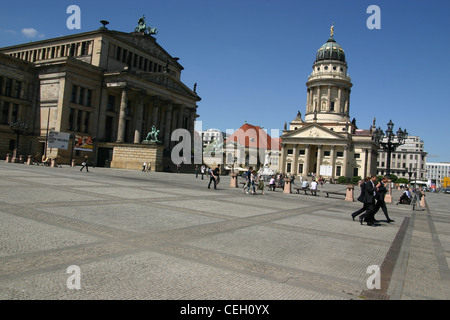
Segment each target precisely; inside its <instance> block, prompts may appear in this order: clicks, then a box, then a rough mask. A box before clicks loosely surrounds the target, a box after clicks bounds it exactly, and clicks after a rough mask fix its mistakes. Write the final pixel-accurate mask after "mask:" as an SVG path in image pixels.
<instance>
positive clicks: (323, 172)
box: [319, 165, 333, 177]
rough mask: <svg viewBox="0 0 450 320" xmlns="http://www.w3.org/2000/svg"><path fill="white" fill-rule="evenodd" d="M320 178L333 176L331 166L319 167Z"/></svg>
mask: <svg viewBox="0 0 450 320" xmlns="http://www.w3.org/2000/svg"><path fill="white" fill-rule="evenodd" d="M319 174H320V175H321V176H329V177H331V175H332V174H333V167H332V166H323V165H321V166H320V173H319Z"/></svg>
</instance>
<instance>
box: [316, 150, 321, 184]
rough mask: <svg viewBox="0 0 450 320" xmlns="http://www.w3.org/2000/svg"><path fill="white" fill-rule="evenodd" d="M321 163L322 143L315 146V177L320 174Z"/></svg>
mask: <svg viewBox="0 0 450 320" xmlns="http://www.w3.org/2000/svg"><path fill="white" fill-rule="evenodd" d="M321 163H322V145H318V146H317V166H316V178H317V177H318V176H319V175H320V164H321Z"/></svg>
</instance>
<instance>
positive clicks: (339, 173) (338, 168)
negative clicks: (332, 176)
mask: <svg viewBox="0 0 450 320" xmlns="http://www.w3.org/2000/svg"><path fill="white" fill-rule="evenodd" d="M341 170H342V167H341V166H336V176H337V177H340V176H341Z"/></svg>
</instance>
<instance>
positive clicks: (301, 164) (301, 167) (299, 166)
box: [298, 163, 303, 173]
mask: <svg viewBox="0 0 450 320" xmlns="http://www.w3.org/2000/svg"><path fill="white" fill-rule="evenodd" d="M298 173H303V163H300V164H299V165H298Z"/></svg>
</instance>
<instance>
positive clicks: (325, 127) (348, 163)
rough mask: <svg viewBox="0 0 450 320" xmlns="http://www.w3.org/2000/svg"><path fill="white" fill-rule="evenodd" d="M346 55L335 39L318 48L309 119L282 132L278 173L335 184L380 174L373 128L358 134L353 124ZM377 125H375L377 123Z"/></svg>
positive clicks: (299, 118) (309, 87) (308, 104)
mask: <svg viewBox="0 0 450 320" xmlns="http://www.w3.org/2000/svg"><path fill="white" fill-rule="evenodd" d="M347 68H348V66H347V61H346V59H345V53H344V50H343V49H342V48H341V46H339V45H338V44H337V43H336V41H335V40H334V38H333V31H332V33H331V36H330V38H329V39H328V41H327V42H326V43H325V44H324V45H323V46H321V47H320V48H319V50H318V51H317V54H316V61H315V63H314V65H313V71H312V74H311V75H310V76H309V79H308V82H307V83H306V86H307V101H306V114H305V119H304V120H303V119H302V116H301V113H300V112H298V114H297V117H296V118H295V119H294V120H293V121H292V122H290V124H289V127H288V125H287V124H286V125H285V130H284V131H283V135H282V136H281V139H282V152H281V161H280V171H282V172H286V173H289V174H295V175H301V176H303V177H306V176H308V175H315V176H317V177H318V176H322V177H324V178H333V179H336V178H338V177H340V176H345V177H347V178H352V177H354V176H360V177H365V176H368V175H370V174H376V169H377V154H378V145H377V144H376V143H375V141H374V138H373V134H372V133H373V131H374V128H375V123H374V124H373V126H372V127H371V128H369V129H366V130H363V129H358V128H357V126H356V120H350V93H351V88H352V86H353V85H352V83H351V79H350V76H349V75H348V74H347ZM374 122H375V121H374Z"/></svg>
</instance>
